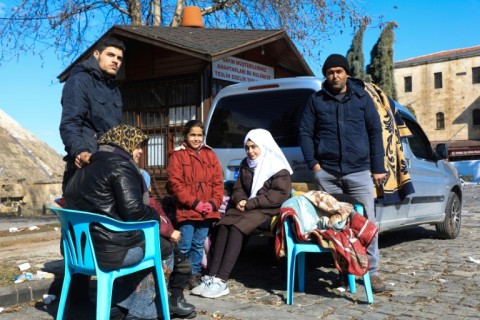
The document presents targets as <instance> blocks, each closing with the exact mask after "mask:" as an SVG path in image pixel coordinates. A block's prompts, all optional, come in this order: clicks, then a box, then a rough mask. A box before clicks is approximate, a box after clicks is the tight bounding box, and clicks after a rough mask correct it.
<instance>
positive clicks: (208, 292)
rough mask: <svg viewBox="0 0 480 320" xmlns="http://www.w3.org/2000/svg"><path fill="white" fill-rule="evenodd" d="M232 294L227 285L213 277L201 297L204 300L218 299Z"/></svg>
mask: <svg viewBox="0 0 480 320" xmlns="http://www.w3.org/2000/svg"><path fill="white" fill-rule="evenodd" d="M229 293H230V289H228V286H227V283H226V282H225V281H223V280H222V279H220V278H217V277H212V279H211V283H209V284H208V285H207V286H206V287H205V289H204V290H203V291H202V294H201V296H202V297H204V298H218V297H221V296H224V295H227V294H229Z"/></svg>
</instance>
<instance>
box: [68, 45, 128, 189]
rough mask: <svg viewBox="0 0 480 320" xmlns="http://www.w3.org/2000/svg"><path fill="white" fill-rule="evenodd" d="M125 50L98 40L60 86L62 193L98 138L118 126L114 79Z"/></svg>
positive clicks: (119, 114) (119, 107) (118, 103)
mask: <svg viewBox="0 0 480 320" xmlns="http://www.w3.org/2000/svg"><path fill="white" fill-rule="evenodd" d="M125 50H126V48H125V45H124V44H123V42H122V41H120V40H118V39H116V38H113V37H107V38H104V39H101V40H100V42H99V43H98V44H97V46H96V47H95V50H94V52H93V54H92V55H91V56H90V57H89V58H88V59H87V60H85V61H83V62H81V63H80V64H78V65H76V66H75V67H74V68H73V70H72V71H71V74H70V76H69V77H68V80H67V82H66V83H65V86H64V87H63V91H62V101H61V102H62V118H61V121H60V136H61V138H62V141H63V144H64V145H65V151H66V152H67V155H66V156H65V157H64V160H65V162H66V165H65V172H64V175H63V182H62V191H63V192H65V188H66V186H67V182H68V181H69V180H70V178H71V177H72V176H73V175H74V174H75V171H76V170H77V169H79V168H82V167H83V166H85V165H87V164H88V163H89V162H90V157H91V155H92V154H93V153H95V152H96V151H97V140H98V139H99V138H100V137H101V135H102V134H103V133H105V132H106V131H108V130H109V129H111V128H113V127H114V126H116V125H119V124H120V121H121V119H122V97H121V95H120V90H119V89H118V87H117V83H116V80H115V78H116V76H117V73H118V71H119V69H120V67H121V65H122V61H123V54H124V52H125Z"/></svg>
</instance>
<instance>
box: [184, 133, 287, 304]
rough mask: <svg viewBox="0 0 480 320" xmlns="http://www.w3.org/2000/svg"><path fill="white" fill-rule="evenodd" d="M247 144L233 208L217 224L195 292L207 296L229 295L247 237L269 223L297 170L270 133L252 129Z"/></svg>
mask: <svg viewBox="0 0 480 320" xmlns="http://www.w3.org/2000/svg"><path fill="white" fill-rule="evenodd" d="M244 146H245V152H246V153H247V157H246V158H245V159H243V161H242V163H241V164H240V173H239V176H238V179H237V181H236V182H235V184H234V186H233V192H232V198H231V200H230V204H229V209H227V212H226V214H225V216H224V217H223V218H222V219H221V220H220V221H219V222H218V223H217V225H216V229H217V230H216V232H217V235H216V239H215V243H214V247H213V249H214V250H213V257H212V260H211V261H210V262H209V267H208V275H206V276H204V277H202V282H201V284H200V285H199V286H198V287H196V288H194V289H193V290H192V292H191V293H192V294H196V295H200V296H203V297H206V298H217V297H220V296H223V295H226V294H228V293H229V292H230V291H229V289H228V286H227V284H226V280H228V278H229V276H230V273H231V271H232V269H233V267H234V266H235V263H236V261H237V258H238V256H239V255H240V251H241V249H242V243H243V240H244V238H245V237H246V236H248V235H249V234H251V233H252V231H254V230H255V229H257V228H258V227H259V226H262V225H269V224H270V221H271V219H272V217H273V216H275V215H277V214H278V213H279V212H280V206H281V205H282V203H283V202H284V201H286V200H287V199H288V198H289V197H290V193H291V190H292V187H291V183H292V181H291V179H290V175H291V174H292V173H293V171H292V168H291V167H290V165H289V163H288V161H287V159H286V158H285V156H284V155H283V153H282V151H281V150H280V148H279V147H278V145H277V143H276V142H275V140H274V139H273V137H272V135H271V134H270V132H268V131H267V130H264V129H254V130H251V131H250V132H248V134H247V135H246V137H245V141H244Z"/></svg>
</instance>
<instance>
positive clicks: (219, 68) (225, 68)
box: [212, 57, 274, 82]
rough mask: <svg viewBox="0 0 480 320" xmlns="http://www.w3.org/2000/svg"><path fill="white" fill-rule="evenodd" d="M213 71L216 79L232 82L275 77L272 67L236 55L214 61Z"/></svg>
mask: <svg viewBox="0 0 480 320" xmlns="http://www.w3.org/2000/svg"><path fill="white" fill-rule="evenodd" d="M212 73H213V74H212V76H213V78H215V79H221V80H227V81H231V82H254V81H258V80H269V79H273V78H274V70H273V68H272V67H268V66H265V65H263V64H259V63H255V62H251V61H247V60H243V59H239V58H234V57H228V58H223V59H221V60H217V61H214V62H213V69H212Z"/></svg>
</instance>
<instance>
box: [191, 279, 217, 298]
mask: <svg viewBox="0 0 480 320" xmlns="http://www.w3.org/2000/svg"><path fill="white" fill-rule="evenodd" d="M212 280H213V277H210V276H207V275H205V276H203V277H202V278H201V279H200V284H199V285H198V286H196V287H195V288H193V289H192V291H190V294H193V295H196V296H201V295H202V293H203V290H205V288H206V287H208V285H209V284H210V283H211V282H212Z"/></svg>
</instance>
